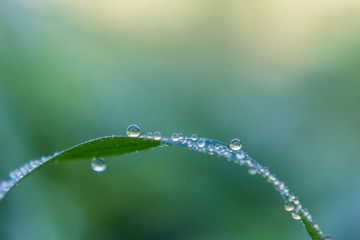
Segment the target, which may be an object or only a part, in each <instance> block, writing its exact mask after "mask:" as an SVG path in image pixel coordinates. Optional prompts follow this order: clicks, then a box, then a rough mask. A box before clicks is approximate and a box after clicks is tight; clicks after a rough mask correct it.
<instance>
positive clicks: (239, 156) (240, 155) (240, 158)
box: [235, 150, 245, 160]
mask: <svg viewBox="0 0 360 240" xmlns="http://www.w3.org/2000/svg"><path fill="white" fill-rule="evenodd" d="M235 157H236V158H237V159H238V160H243V159H244V158H245V153H244V152H243V151H241V150H240V151H238V152H237V153H236V154H235Z"/></svg>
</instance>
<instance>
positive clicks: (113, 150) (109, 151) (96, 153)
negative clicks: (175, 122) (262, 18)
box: [47, 136, 163, 164]
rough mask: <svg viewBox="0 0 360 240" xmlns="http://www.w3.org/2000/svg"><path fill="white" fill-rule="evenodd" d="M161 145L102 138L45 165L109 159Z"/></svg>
mask: <svg viewBox="0 0 360 240" xmlns="http://www.w3.org/2000/svg"><path fill="white" fill-rule="evenodd" d="M162 144H163V143H162V142H160V141H157V140H152V139H145V138H130V137H123V136H112V137H102V138H97V139H93V140H90V141H87V142H84V143H81V144H78V145H76V146H74V147H71V148H69V149H67V150H65V151H62V152H60V153H59V154H58V155H56V156H55V157H53V158H52V159H51V160H49V161H48V162H47V163H48V164H49V163H50V164H51V163H57V162H64V161H75V160H86V159H90V158H93V157H111V156H117V155H123V154H126V153H132V152H137V151H142V150H146V149H151V148H155V147H158V146H160V145H162Z"/></svg>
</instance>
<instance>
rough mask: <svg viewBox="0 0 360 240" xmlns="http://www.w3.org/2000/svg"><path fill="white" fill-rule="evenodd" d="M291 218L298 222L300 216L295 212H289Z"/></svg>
mask: <svg viewBox="0 0 360 240" xmlns="http://www.w3.org/2000/svg"><path fill="white" fill-rule="evenodd" d="M291 216H292V217H293V219H295V220H300V219H301V216H300V214H299V213H297V212H296V211H292V212H291Z"/></svg>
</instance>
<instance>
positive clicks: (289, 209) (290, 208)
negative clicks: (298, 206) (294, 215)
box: [284, 201, 294, 212]
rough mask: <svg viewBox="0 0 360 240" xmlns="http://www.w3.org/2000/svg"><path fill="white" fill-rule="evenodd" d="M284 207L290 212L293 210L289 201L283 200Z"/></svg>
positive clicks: (292, 205)
mask: <svg viewBox="0 0 360 240" xmlns="http://www.w3.org/2000/svg"><path fill="white" fill-rule="evenodd" d="M284 208H285V210H286V211H288V212H291V211H292V210H294V204H293V203H291V202H288V201H287V202H285V205H284Z"/></svg>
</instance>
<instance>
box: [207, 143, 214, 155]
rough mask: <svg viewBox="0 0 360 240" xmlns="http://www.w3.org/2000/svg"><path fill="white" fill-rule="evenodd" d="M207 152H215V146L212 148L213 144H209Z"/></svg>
mask: <svg viewBox="0 0 360 240" xmlns="http://www.w3.org/2000/svg"><path fill="white" fill-rule="evenodd" d="M208 150H209V152H211V153H212V152H213V151H214V150H215V146H214V144H209V146H208Z"/></svg>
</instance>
